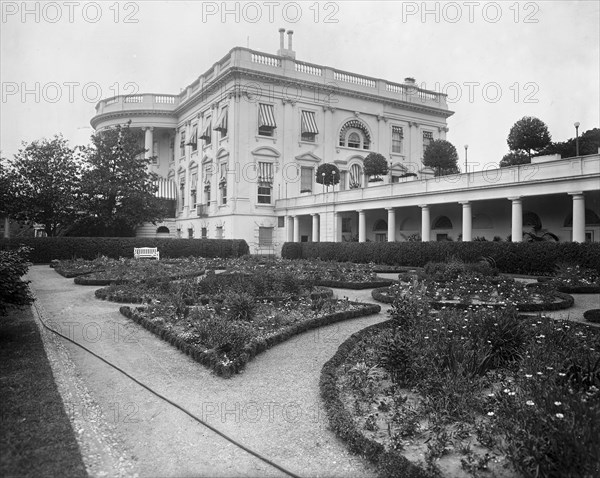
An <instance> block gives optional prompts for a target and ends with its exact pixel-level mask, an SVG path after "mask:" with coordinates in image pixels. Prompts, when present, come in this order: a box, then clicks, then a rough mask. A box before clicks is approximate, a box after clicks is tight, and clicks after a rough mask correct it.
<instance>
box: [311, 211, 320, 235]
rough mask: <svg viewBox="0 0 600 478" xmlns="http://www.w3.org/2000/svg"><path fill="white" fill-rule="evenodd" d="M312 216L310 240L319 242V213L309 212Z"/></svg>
mask: <svg viewBox="0 0 600 478" xmlns="http://www.w3.org/2000/svg"><path fill="white" fill-rule="evenodd" d="M311 216H312V241H313V242H319V215H318V214H317V213H311Z"/></svg>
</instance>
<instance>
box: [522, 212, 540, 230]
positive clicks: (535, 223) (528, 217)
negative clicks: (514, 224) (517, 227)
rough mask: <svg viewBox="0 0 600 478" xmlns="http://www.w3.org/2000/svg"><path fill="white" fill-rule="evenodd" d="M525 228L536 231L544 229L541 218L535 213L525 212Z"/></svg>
mask: <svg viewBox="0 0 600 478" xmlns="http://www.w3.org/2000/svg"><path fill="white" fill-rule="evenodd" d="M523 226H525V227H533V228H534V229H536V230H537V229H541V228H542V220H541V219H540V216H538V215H537V214H536V213H535V212H533V211H524V212H523Z"/></svg>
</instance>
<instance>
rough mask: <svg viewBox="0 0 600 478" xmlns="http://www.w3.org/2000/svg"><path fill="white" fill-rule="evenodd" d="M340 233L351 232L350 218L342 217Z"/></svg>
mask: <svg viewBox="0 0 600 478" xmlns="http://www.w3.org/2000/svg"><path fill="white" fill-rule="evenodd" d="M342 232H352V218H351V217H343V218H342Z"/></svg>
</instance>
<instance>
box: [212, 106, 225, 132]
mask: <svg viewBox="0 0 600 478" xmlns="http://www.w3.org/2000/svg"><path fill="white" fill-rule="evenodd" d="M227 116H228V115H227V106H225V107H224V108H223V109H222V110H221V114H220V115H219V119H217V125H216V126H215V127H214V129H215V130H216V131H222V132H223V133H224V132H226V131H227Z"/></svg>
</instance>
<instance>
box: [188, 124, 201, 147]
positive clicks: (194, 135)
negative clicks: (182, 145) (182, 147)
mask: <svg viewBox="0 0 600 478" xmlns="http://www.w3.org/2000/svg"><path fill="white" fill-rule="evenodd" d="M186 144H198V125H197V124H195V125H194V127H193V128H192V134H191V135H190V139H189V140H188V142H187V143H186Z"/></svg>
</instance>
